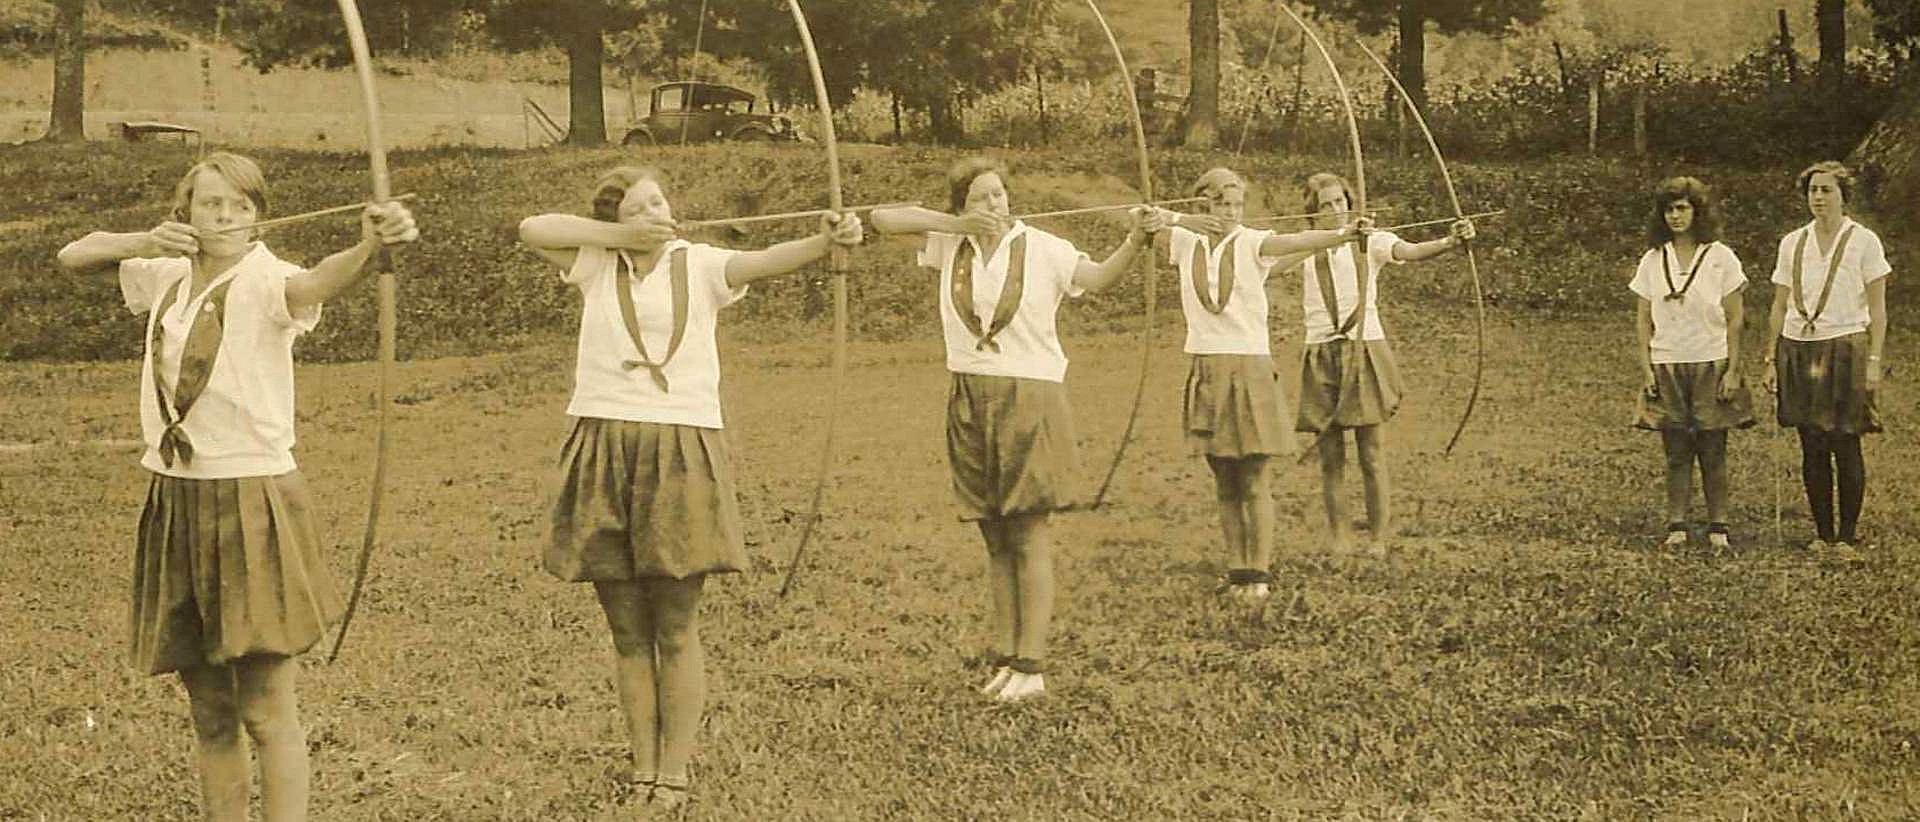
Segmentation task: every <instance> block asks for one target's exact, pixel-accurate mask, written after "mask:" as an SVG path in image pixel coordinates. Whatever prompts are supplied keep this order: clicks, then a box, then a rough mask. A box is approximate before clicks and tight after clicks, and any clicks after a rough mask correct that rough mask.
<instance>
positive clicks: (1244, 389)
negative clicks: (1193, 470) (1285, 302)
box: [1180, 354, 1295, 459]
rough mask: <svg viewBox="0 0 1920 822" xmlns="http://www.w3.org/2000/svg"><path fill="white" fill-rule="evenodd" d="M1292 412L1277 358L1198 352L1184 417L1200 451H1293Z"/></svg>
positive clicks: (1238, 455)
mask: <svg viewBox="0 0 1920 822" xmlns="http://www.w3.org/2000/svg"><path fill="white" fill-rule="evenodd" d="M1292 416H1293V410H1292V409H1291V408H1289V407H1288V403H1287V395H1286V390H1285V389H1283V388H1281V386H1280V375H1279V373H1278V372H1277V371H1276V370H1275V369H1274V366H1273V358H1272V357H1269V356H1264V355H1253V354H1195V355H1193V362H1192V365H1191V366H1190V367H1189V368H1188V369H1187V389H1186V400H1185V403H1184V404H1183V405H1182V410H1181V414H1180V419H1181V425H1182V427H1183V428H1184V429H1185V430H1186V432H1187V443H1188V445H1190V446H1191V447H1192V448H1193V449H1194V451H1195V453H1198V454H1200V455H1202V456H1207V457H1219V458H1224V459H1244V458H1247V457H1256V456H1286V455H1289V454H1292V453H1293V451H1294V447H1295V443H1294V439H1293V429H1292V428H1290V427H1289V426H1288V425H1287V420H1288V419H1289V418H1291V417H1292Z"/></svg>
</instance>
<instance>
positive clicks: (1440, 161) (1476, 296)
mask: <svg viewBox="0 0 1920 822" xmlns="http://www.w3.org/2000/svg"><path fill="white" fill-rule="evenodd" d="M1353 42H1354V45H1357V46H1359V47H1360V51H1361V53H1362V54H1365V55H1367V59H1369V60H1372V61H1373V64H1374V65H1375V66H1379V67H1380V73H1381V74H1384V75H1386V78H1387V82H1389V83H1392V84H1393V90H1394V91H1395V92H1397V93H1398V94H1399V95H1400V99H1401V100H1402V101H1404V102H1405V103H1406V104H1407V113H1408V114H1411V115H1413V122H1414V123H1415V124H1417V125H1419V126H1420V133H1421V134H1422V135H1425V136H1426V138H1427V148H1428V149H1429V150H1431V151H1432V152H1433V162H1434V163H1435V164H1437V165H1439V166H1440V179H1442V180H1445V181H1446V183H1447V200H1448V201H1449V202H1450V203H1451V204H1452V205H1453V216H1454V219H1456V220H1459V219H1466V218H1467V214H1466V211H1465V210H1464V209H1462V208H1461V207H1460V193H1459V192H1458V191H1456V190H1455V189H1454V186H1453V173H1452V172H1450V171H1448V170H1447V158H1446V156H1445V155H1442V154H1441V153H1440V143H1439V141H1437V140H1435V139H1433V129H1431V128H1428V127H1427V118H1426V117H1425V116H1424V115H1422V114H1421V113H1420V107H1419V106H1416V105H1414V104H1413V95H1410V94H1408V93H1407V87H1406V86H1403V85H1401V84H1400V78H1398V77H1395V76H1394V75H1393V72H1392V71H1391V70H1389V69H1388V68H1387V64H1386V63H1385V62H1384V61H1382V60H1381V59H1380V56H1379V55H1377V54H1374V53H1373V50H1372V49H1370V48H1367V44H1365V43H1362V42H1360V41H1359V40H1358V39H1355V40H1354V41H1353ZM1460 247H1461V248H1462V249H1464V250H1465V251H1466V252H1467V271H1468V272H1470V273H1471V274H1472V275H1473V310H1474V315H1475V317H1474V346H1473V388H1472V389H1471V390H1469V391H1468V392H1467V407H1466V410H1465V411H1462V412H1461V413H1460V422H1459V423H1457V424H1455V425H1454V426H1453V436H1450V437H1448V438H1447V447H1446V450H1445V451H1444V452H1443V453H1444V454H1447V455H1452V454H1453V446H1454V445H1455V444H1456V443H1458V442H1460V434H1461V433H1463V432H1465V431H1466V430H1467V419H1468V418H1470V417H1472V416H1473V407H1474V405H1475V404H1477V403H1479V401H1480V378H1481V376H1482V375H1483V374H1484V373H1485V372H1486V366H1487V301H1486V295H1485V290H1484V289H1483V288H1482V287H1481V284H1480V264H1479V263H1478V262H1476V261H1475V260H1474V258H1473V243H1472V241H1470V240H1469V241H1464V242H1462V243H1461V246H1460Z"/></svg>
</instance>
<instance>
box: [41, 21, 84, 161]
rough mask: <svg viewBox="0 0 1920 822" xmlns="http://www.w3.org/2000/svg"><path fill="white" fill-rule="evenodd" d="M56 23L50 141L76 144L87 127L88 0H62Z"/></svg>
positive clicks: (48, 124) (48, 126)
mask: <svg viewBox="0 0 1920 822" xmlns="http://www.w3.org/2000/svg"><path fill="white" fill-rule="evenodd" d="M57 9H58V17H57V19H56V20H55V22H54V46H53V112H52V117H51V119H50V120H49V121H48V123H47V136H46V139H47V140H48V141H49V142H56V143H77V142H80V141H82V140H85V139H87V129H86V125H87V122H86V115H87V104H86V86H87V46H86V39H85V38H86V0H59V3H58V6H57Z"/></svg>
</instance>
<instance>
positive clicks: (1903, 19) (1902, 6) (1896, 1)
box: [1867, 0, 1920, 68]
mask: <svg viewBox="0 0 1920 822" xmlns="http://www.w3.org/2000/svg"><path fill="white" fill-rule="evenodd" d="M1867 8H1868V9H1869V10H1871V11H1872V12H1873V35H1874V36H1875V37H1877V38H1879V40H1880V42H1881V43H1883V44H1885V45H1886V47H1887V50H1888V51H1890V52H1892V54H1893V59H1894V62H1895V63H1896V64H1898V65H1900V66H1901V67H1902V68H1905V67H1907V66H1909V65H1911V64H1912V62H1913V59H1914V58H1915V57H1916V56H1920V3H1915V2H1913V0H1867Z"/></svg>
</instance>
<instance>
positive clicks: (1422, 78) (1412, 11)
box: [1395, 0, 1427, 111]
mask: <svg viewBox="0 0 1920 822" xmlns="http://www.w3.org/2000/svg"><path fill="white" fill-rule="evenodd" d="M1420 3H1421V0H1400V61H1399V62H1400V65H1398V66H1396V67H1395V68H1397V69H1398V70H1399V72H1400V85H1403V86H1406V87H1407V97H1408V99H1409V100H1411V101H1412V103H1413V106H1414V108H1417V109H1420V110H1421V111H1426V110H1427V12H1426V8H1425V7H1424V6H1422V5H1421V4H1420Z"/></svg>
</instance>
